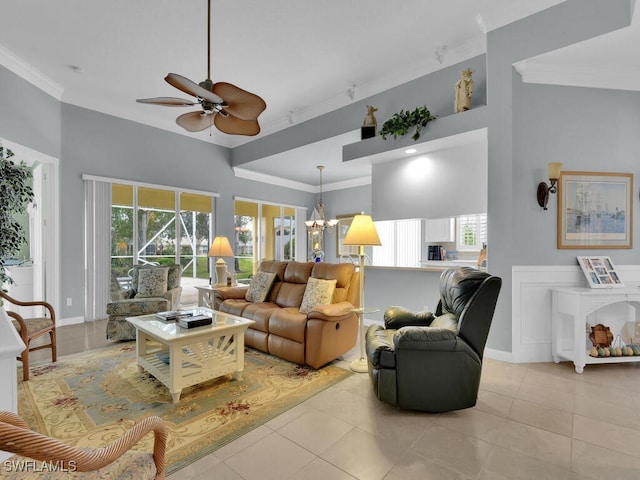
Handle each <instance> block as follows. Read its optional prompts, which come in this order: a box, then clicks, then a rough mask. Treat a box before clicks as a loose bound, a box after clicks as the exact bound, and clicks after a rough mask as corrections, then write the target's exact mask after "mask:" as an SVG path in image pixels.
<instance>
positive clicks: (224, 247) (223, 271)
mask: <svg viewBox="0 0 640 480" xmlns="http://www.w3.org/2000/svg"><path fill="white" fill-rule="evenodd" d="M207 256H208V257H218V260H216V287H226V286H227V264H226V263H225V262H224V260H223V259H222V257H233V250H231V245H230V244H229V239H228V238H227V237H223V236H222V235H220V236H218V237H216V238H214V239H213V243H212V244H211V248H210V249H209V253H207Z"/></svg>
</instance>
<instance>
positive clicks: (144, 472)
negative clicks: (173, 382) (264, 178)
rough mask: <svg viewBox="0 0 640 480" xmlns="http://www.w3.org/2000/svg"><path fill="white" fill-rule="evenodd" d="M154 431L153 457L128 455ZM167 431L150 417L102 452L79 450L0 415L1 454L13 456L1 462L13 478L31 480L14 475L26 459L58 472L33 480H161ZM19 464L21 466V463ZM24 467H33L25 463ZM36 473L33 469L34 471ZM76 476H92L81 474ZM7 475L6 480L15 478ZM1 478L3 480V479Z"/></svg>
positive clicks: (12, 416) (37, 475)
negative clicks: (43, 463) (133, 447)
mask: <svg viewBox="0 0 640 480" xmlns="http://www.w3.org/2000/svg"><path fill="white" fill-rule="evenodd" d="M151 431H153V434H154V441H153V455H152V454H150V453H148V452H143V451H129V450H130V449H131V447H132V446H134V445H135V444H136V443H138V442H139V441H140V439H141V438H142V437H144V436H145V435H146V434H148V433H150V432H151ZM166 443H167V428H166V426H165V424H164V422H163V420H162V419H161V418H160V417H156V416H152V417H147V418H145V419H144V420H142V421H140V422H138V423H136V424H135V425H134V426H133V427H132V428H131V429H130V430H128V431H127V432H125V434H124V435H122V436H121V437H120V438H118V439H117V440H115V441H113V442H111V443H110V444H109V445H107V446H105V447H102V448H86V447H82V448H78V447H72V446H70V445H67V444H65V443H63V442H61V441H59V440H56V439H55V438H51V437H47V436H46V435H42V434H40V433H37V432H34V431H33V430H31V429H30V428H29V426H28V425H27V424H26V422H25V421H24V420H23V419H22V417H20V416H19V415H16V414H15V413H11V412H3V411H0V450H4V451H6V452H10V453H14V454H15V455H14V456H13V457H10V458H9V459H7V460H5V461H4V462H3V464H4V466H5V471H6V469H7V465H8V466H15V468H14V470H15V471H13V472H11V473H13V474H15V475H14V477H15V478H19V479H24V478H32V477H31V476H29V475H27V476H25V474H28V473H29V472H24V471H22V472H20V471H17V470H18V469H19V466H20V465H25V462H26V459H25V458H23V457H28V458H29V459H33V460H38V461H41V462H46V465H48V466H49V467H55V468H56V469H57V471H55V472H54V471H46V473H45V474H44V475H43V474H42V472H32V473H33V474H34V475H33V478H47V479H68V478H85V477H88V478H96V479H98V478H109V479H117V478H127V479H130V478H135V479H140V480H143V479H149V480H151V479H155V480H164V478H165V473H164V464H165V458H164V454H165V448H166ZM21 462H22V463H21ZM26 464H27V465H32V464H30V463H26ZM34 470H35V469H34ZM79 472H92V473H87V474H82V473H79ZM11 473H9V478H14V477H12V476H11ZM3 478H5V477H4V476H3Z"/></svg>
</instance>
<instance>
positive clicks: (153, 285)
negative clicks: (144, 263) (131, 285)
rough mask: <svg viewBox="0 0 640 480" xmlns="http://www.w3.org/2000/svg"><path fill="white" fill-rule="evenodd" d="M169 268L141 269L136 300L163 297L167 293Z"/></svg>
mask: <svg viewBox="0 0 640 480" xmlns="http://www.w3.org/2000/svg"><path fill="white" fill-rule="evenodd" d="M168 270H169V269H168V268H141V269H140V270H139V271H138V292H137V293H136V298H149V297H162V296H163V295H164V294H165V293H166V291H167V272H168Z"/></svg>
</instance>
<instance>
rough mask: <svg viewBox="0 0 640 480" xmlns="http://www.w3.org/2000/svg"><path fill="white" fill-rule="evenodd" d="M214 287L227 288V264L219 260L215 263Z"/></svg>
mask: <svg viewBox="0 0 640 480" xmlns="http://www.w3.org/2000/svg"><path fill="white" fill-rule="evenodd" d="M215 286H216V287H226V286H227V264H226V263H225V262H224V260H223V259H221V258H219V259H218V261H217V262H216V285H215Z"/></svg>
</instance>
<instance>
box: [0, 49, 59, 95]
mask: <svg viewBox="0 0 640 480" xmlns="http://www.w3.org/2000/svg"><path fill="white" fill-rule="evenodd" d="M0 65H2V66H4V67H6V68H7V69H8V70H10V71H12V72H13V73H15V74H16V75H18V76H19V77H21V78H23V79H24V80H26V81H27V82H29V83H31V84H32V85H34V86H35V87H37V88H39V89H40V90H42V91H43V92H45V93H46V94H48V95H51V96H52V97H53V98H55V99H56V100H58V101H62V93H63V92H64V89H63V88H62V86H60V85H58V84H57V83H56V82H54V81H53V80H51V79H50V78H49V77H47V76H46V75H45V74H44V73H42V72H41V71H40V70H37V69H35V68H34V67H32V66H31V65H29V64H28V63H27V62H25V61H24V60H22V59H21V58H20V57H18V56H17V55H16V54H15V53H13V52H12V51H11V50H9V49H7V48H5V47H3V46H2V45H0Z"/></svg>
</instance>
